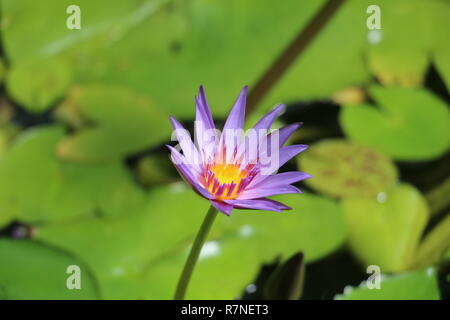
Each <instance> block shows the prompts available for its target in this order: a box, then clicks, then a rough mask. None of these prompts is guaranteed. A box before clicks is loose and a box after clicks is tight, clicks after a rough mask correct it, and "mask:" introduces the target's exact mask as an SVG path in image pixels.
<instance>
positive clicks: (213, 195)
mask: <svg viewBox="0 0 450 320" xmlns="http://www.w3.org/2000/svg"><path fill="white" fill-rule="evenodd" d="M246 94H247V87H244V88H243V89H242V91H241V93H240V95H239V97H238V98H237V100H236V102H235V103H234V106H233V108H232V109H231V112H230V114H229V116H228V118H227V120H226V122H225V125H224V127H223V130H222V133H220V132H218V130H216V128H215V126H214V122H213V118H212V115H211V111H210V109H209V106H208V102H207V100H206V96H205V92H204V89H203V87H200V91H199V95H198V96H197V97H196V120H195V126H194V128H195V139H196V141H192V139H191V137H190V134H189V132H188V131H187V130H185V129H184V128H183V126H182V125H181V124H180V123H179V122H178V121H177V120H176V119H175V118H173V117H172V116H171V117H170V121H171V122H172V125H173V127H174V129H175V131H174V132H175V138H176V140H178V142H179V147H180V148H181V150H180V151H182V153H180V152H179V151H178V150H177V148H174V147H172V146H169V145H168V146H167V147H168V148H169V149H170V151H171V159H172V162H173V163H174V164H175V166H176V168H177V170H178V171H179V172H180V174H181V175H182V176H183V178H184V179H185V180H186V182H187V183H189V184H190V185H191V186H192V187H193V189H194V190H195V191H196V192H197V193H198V194H199V195H201V196H202V197H204V198H206V199H207V200H209V201H210V202H211V204H212V205H213V206H214V207H215V208H216V209H217V210H219V211H220V212H222V213H224V214H226V215H230V213H231V211H232V210H233V208H236V209H255V210H270V211H276V212H281V211H282V210H288V209H291V208H289V207H288V206H286V205H284V204H282V203H280V202H277V201H274V200H271V199H267V198H266V197H270V196H273V195H277V194H285V193H300V192H301V191H300V190H299V189H297V188H296V187H295V186H293V185H292V183H295V182H298V181H300V180H304V179H307V178H310V177H311V176H310V175H309V174H307V173H304V172H298V171H293V172H283V173H279V174H276V172H277V171H278V169H279V167H281V166H282V165H283V164H285V163H286V162H287V161H288V160H290V159H291V158H293V157H295V156H296V155H297V154H299V153H300V152H302V151H304V150H305V149H307V147H308V146H306V145H289V146H283V144H284V143H286V141H287V139H288V138H289V136H290V135H291V134H292V133H293V132H294V131H295V130H296V129H298V128H299V126H300V124H298V123H295V124H291V125H288V126H285V127H283V128H281V129H279V130H273V131H271V132H269V129H270V127H271V125H272V123H273V122H274V120H275V119H276V118H277V116H279V114H280V113H281V112H282V111H283V109H284V106H283V105H279V106H277V107H276V108H274V109H273V110H272V111H271V112H269V113H268V114H267V115H265V116H264V117H263V118H262V119H261V120H259V121H258V122H257V123H256V124H255V125H254V127H253V128H252V129H250V130H249V131H248V132H247V134H244V130H243V129H244V120H245V104H246Z"/></svg>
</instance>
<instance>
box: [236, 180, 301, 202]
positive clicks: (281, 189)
mask: <svg viewBox="0 0 450 320" xmlns="http://www.w3.org/2000/svg"><path fill="white" fill-rule="evenodd" d="M285 193H301V191H300V190H299V189H298V188H296V187H294V186H291V185H289V184H287V185H283V186H276V187H272V188H270V187H267V188H265V187H264V188H262V187H261V188H253V189H246V190H244V191H243V192H242V193H241V194H240V195H239V196H238V197H237V199H239V200H243V199H258V198H264V197H270V196H274V195H277V194H285Z"/></svg>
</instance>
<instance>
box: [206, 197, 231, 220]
mask: <svg viewBox="0 0 450 320" xmlns="http://www.w3.org/2000/svg"><path fill="white" fill-rule="evenodd" d="M210 202H211V204H212V205H213V206H214V208H216V209H217V210H219V211H220V212H222V213H225V214H226V215H227V216H229V215H230V214H231V210H233V206H232V205H230V204H228V203H225V202H222V201H216V200H210Z"/></svg>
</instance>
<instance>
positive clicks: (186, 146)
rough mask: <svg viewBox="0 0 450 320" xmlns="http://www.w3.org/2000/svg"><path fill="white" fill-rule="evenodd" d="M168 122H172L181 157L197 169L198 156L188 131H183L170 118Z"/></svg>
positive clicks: (176, 122) (174, 120)
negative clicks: (181, 152) (181, 153)
mask: <svg viewBox="0 0 450 320" xmlns="http://www.w3.org/2000/svg"><path fill="white" fill-rule="evenodd" d="M170 122H172V126H173V128H174V129H175V133H176V135H177V139H178V142H179V143H180V146H181V150H182V151H183V155H184V156H185V157H186V160H187V161H188V163H189V164H191V165H194V166H195V167H198V164H200V155H199V153H198V151H197V148H196V147H195V145H194V143H193V142H192V140H191V136H190V134H189V131H187V130H186V129H184V128H183V126H182V125H181V123H179V122H178V121H177V120H176V119H175V118H174V117H172V116H170Z"/></svg>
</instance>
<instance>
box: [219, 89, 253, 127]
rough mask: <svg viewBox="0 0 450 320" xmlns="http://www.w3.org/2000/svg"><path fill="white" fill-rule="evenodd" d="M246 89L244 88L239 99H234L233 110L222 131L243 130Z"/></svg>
mask: <svg viewBox="0 0 450 320" xmlns="http://www.w3.org/2000/svg"><path fill="white" fill-rule="evenodd" d="M247 90H248V87H247V86H245V87H244V88H243V89H242V90H241V93H240V94H239V97H238V98H237V99H236V102H235V103H234V106H233V108H232V109H231V111H230V114H229V115H228V118H227V121H226V122H225V125H224V126H223V131H225V130H226V129H232V130H235V129H244V121H245V102H246V96H247Z"/></svg>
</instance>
